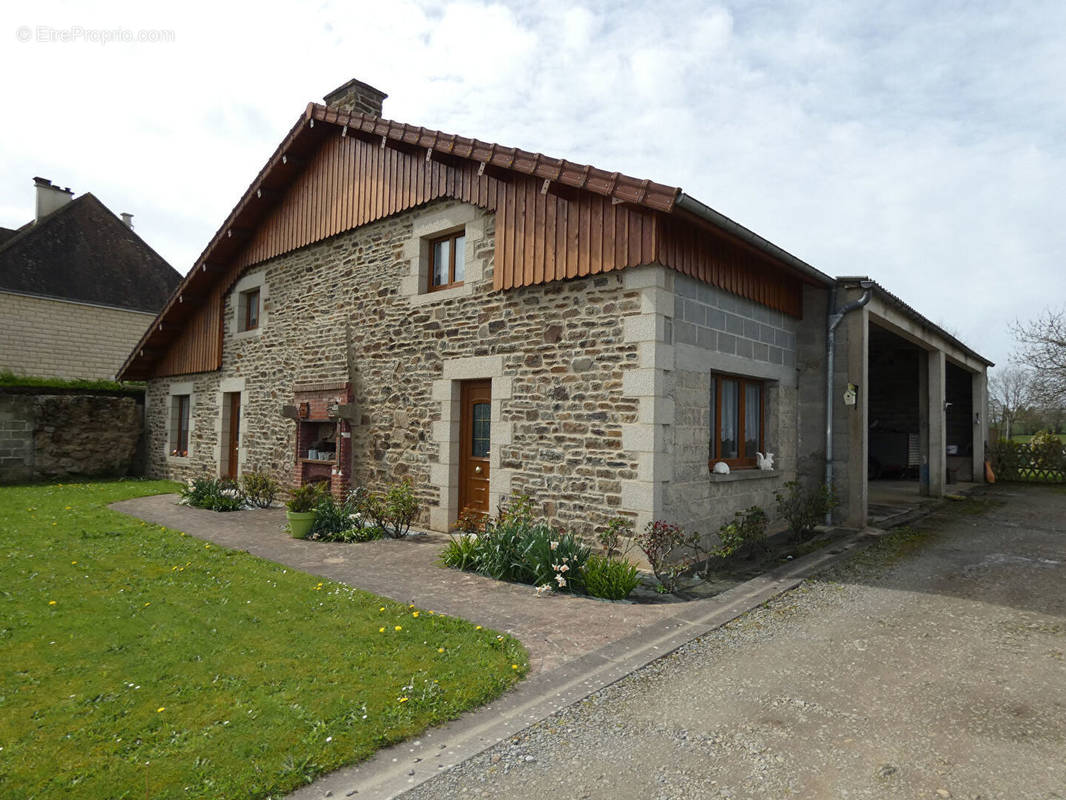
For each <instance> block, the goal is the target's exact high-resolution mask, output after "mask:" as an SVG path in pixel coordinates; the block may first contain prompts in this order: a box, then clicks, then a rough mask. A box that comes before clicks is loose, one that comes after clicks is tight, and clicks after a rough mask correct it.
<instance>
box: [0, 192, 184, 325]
mask: <svg viewBox="0 0 1066 800" xmlns="http://www.w3.org/2000/svg"><path fill="white" fill-rule="evenodd" d="M180 282H181V275H180V274H179V273H178V271H177V270H176V269H174V268H173V267H172V266H170V264H168V263H167V262H166V261H164V260H163V258H162V256H160V255H159V254H158V253H156V252H155V250H153V249H152V248H151V247H149V246H148V245H147V244H146V243H145V242H144V240H143V239H141V237H140V236H138V235H137V234H136V233H134V232H133V230H132V229H131V228H130V227H129V226H127V225H126V224H125V223H124V222H122V220H120V219H119V218H118V217H116V216H115V215H114V214H113V213H111V211H109V210H108V209H107V207H106V206H104V204H103V203H101V202H100V201H99V200H98V199H96V197H94V196H93V195H92V194H90V193H86V194H83V195H81V196H80V197H78V198H76V199H74V200H71V201H70V202H69V203H67V204H66V205H65V206H63V207H62V208H60V209H58V210H57V211H54V212H52V213H51V214H49V215H48V216H46V217H43V218H42V219H40V220H38V221H37V222H36V223H28V224H26V225H23V226H22V227H21V228H19V229H18V230H15V231H11V230H10V229H7V228H3V229H0V291H2V290H7V291H12V292H21V293H24V294H34V295H41V296H44V297H56V298H61V299H64V300H76V301H79V302H84V303H95V304H98V305H106V306H116V307H118V308H129V309H135V310H137V311H151V312H156V311H159V309H161V308H162V307H163V306H164V305H165V304H166V301H167V298H168V297H170V294H171V292H172V291H173V290H174V288H175V287H176V286H177V285H178V283H180Z"/></svg>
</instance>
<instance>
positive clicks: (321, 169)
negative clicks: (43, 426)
mask: <svg viewBox="0 0 1066 800" xmlns="http://www.w3.org/2000/svg"><path fill="white" fill-rule="evenodd" d="M384 97H385V95H384V94H383V93H381V92H379V91H378V90H376V89H374V88H373V87H370V86H367V85H366V84H363V83H360V82H358V81H351V82H349V83H347V84H345V85H344V86H341V87H340V88H339V89H337V90H335V91H334V92H332V93H330V95H328V96H327V97H326V103H325V105H318V104H310V105H308V107H307V109H306V110H305V112H304V113H303V114H302V115H301V116H300V118H299V119H298V120H297V122H296V124H295V125H294V126H293V128H292V130H291V131H290V132H289V134H288V135H287V136H286V137H285V139H284V140H283V141H282V143H281V144H280V145H279V147H278V149H277V151H276V152H275V153H274V155H273V156H272V157H271V159H270V160H269V161H268V162H267V164H266V165H265V166H264V167H263V169H262V171H261V172H260V173H259V175H258V176H257V177H256V179H255V180H254V181H253V183H252V185H251V186H250V187H249V188H248V190H247V192H246V193H245V195H244V197H243V198H242V199H241V201H240V202H239V203H238V205H237V206H236V208H235V209H234V210H233V212H232V213H231V214H230V216H229V217H228V218H227V219H226V220H225V222H224V223H223V224H222V227H221V228H220V229H219V231H218V233H217V234H216V235H215V236H214V238H213V239H212V240H211V242H210V243H209V244H208V246H207V248H206V249H205V250H204V253H203V255H202V256H201V257H200V259H199V260H198V261H197V262H196V264H194V265H193V267H192V269H191V271H190V272H189V274H188V275H187V276H186V278H185V280H184V281H183V282H182V284H181V286H180V287H178V289H177V290H176V291H175V293H174V294H173V295H172V297H171V298H170V300H169V302H168V303H167V306H166V307H165V308H164V310H163V311H162V312H161V313H160V315H159V317H158V318H157V319H156V321H155V323H153V325H152V326H151V328H150V329H149V330H148V332H147V333H146V334H145V336H144V337H143V338H142V339H141V342H140V343H139V344H138V346H137V347H136V348H135V350H134V351H133V352H132V353H131V355H130V356H129V358H128V359H127V361H126V364H125V366H124V367H123V369H122V372H121V377H123V378H126V379H143V380H147V381H148V387H149V388H148V400H147V406H148V410H147V420H148V441H149V472H150V474H152V475H153V476H158V477H172V478H178V479H187V478H190V477H192V476H194V475H197V474H203V473H211V474H222V475H231V476H236V475H239V474H241V473H243V472H245V471H249V470H253V469H255V470H265V471H268V472H270V473H272V474H273V475H275V476H276V477H277V478H279V479H281V480H283V481H284V482H286V483H295V484H301V483H304V482H306V481H312V480H324V481H329V483H330V485H331V487H332V488H333V490H334V492H335V493H337V494H341V493H343V492H344V491H346V490H347V489H349V488H350V487H353V486H366V487H369V488H371V489H380V488H383V487H384V486H385V485H386V484H388V483H390V482H393V481H396V480H399V479H404V478H408V479H410V480H411V481H412V483H413V485H414V487H415V488H416V491H417V493H418V496H419V497H420V499H421V500H422V502H423V504H424V507H425V509H426V511H425V514H424V516H423V518H422V519H421V520H420V522H421V524H423V525H428V526H429V527H431V528H433V529H436V530H447V529H448V528H449V526H450V525H451V524H452V523H453V522H454V521H455V519H456V517H457V516H458V514H459V512H460V511H461V509H463V508H468V507H469V508H474V509H478V510H483V511H490V510H492V509H494V508H495V507H496V506H497V504H498V503H500V501H501V500H503V499H504V498H506V497H507V496H508V495H509V494H511V493H512V492H523V493H526V494H528V495H530V496H531V497H532V498H533V500H534V501H535V503H536V504H537V505H538V507H539V508H540V509H541V511H542V513H543V514H544V516H545V517H547V518H548V519H550V520H551V521H553V522H555V523H557V524H559V525H562V526H567V527H570V528H572V529H574V530H576V531H578V532H580V533H584V534H588V533H591V532H592V531H594V530H596V529H598V528H600V527H602V526H603V525H605V524H606V522H607V521H608V520H610V519H611V518H612V517H615V516H618V515H623V516H627V517H629V518H631V519H632V520H633V521H634V522H635V523H636V524H637V525H638V526H639V525H643V524H644V523H646V522H647V521H649V520H652V519H668V520H670V521H674V522H679V523H682V524H684V525H686V526H687V527H689V528H690V529H695V530H700V531H703V532H711V531H715V530H717V527H718V525H719V524H720V523H721V522H722V521H724V520H725V519H727V518H730V517H731V516H732V514H733V512H734V511H735V510H738V509H743V508H746V507H748V506H751V505H753V504H758V505H761V506H762V507H764V508H765V509H766V510H767V511H769V512H771V514H772V512H773V492H774V491H775V490H776V489H779V488H780V487H781V486H782V485H783V483H784V482H785V481H788V480H790V479H793V478H796V477H799V478H800V479H801V480H804V481H806V482H808V483H815V484H816V483H818V482H820V481H821V480H822V478H823V475H824V473H825V471H826V460H827V459H826V456H827V444H828V445H830V446H832V445H833V443H835V446H834V447H833V450H832V453H831V456H830V459H829V464H830V469H831V470H833V472H834V474H833V477H832V479H833V482H834V484H835V485H837V486H838V488H839V489H840V491H841V493H842V499H843V500H844V503H843V505H842V506H841V508H840V509H839V510H838V513H839V515H840V517H841V519H846V520H848V521H850V522H852V523H854V524H859V523H861V522H863V521H865V518H866V514H867V504H868V500H867V482H866V480H865V475H866V471H867V470H866V463H867V457H868V452H867V447H868V445H867V440H868V436H867V428H868V422H867V418H866V415H867V414H868V411H869V406H870V404H871V399H870V391H868V390H867V387H868V386H870V385H871V383H870V382H871V381H873V380H874V375H875V374H877V375H880V372H879V369H878V368H877V366H876V364H877V363H878V362H877V359H878V358H879V357H880V355H879V354H880V353H881V350H883V351H884V354H885V358H886V359H887V360H890V361H892V363H893V364H900V365H903V366H901V367H899V368H898V369H897V370H896V372H891V371H886V372H885V374H886V375H887V376H888V379H887V383H886V385H885V386H882V387H881V389H880V390H879V391H880V392H881V394H880V395H879V398H878V400H877V401H875V404H876V402H879V401H881V400H884V401H885V402H887V403H888V404H889V405H893V404H894V402H895V401H894V400H893V399H892V398H894V397H898V398H901V402H904V401H905V403H904V404H905V405H906V408H907V412H906V415H905V416H906V421H905V423H901V424H905V425H908V426H912V427H914V428H915V430H916V431H917V432H918V433H919V439H920V443H921V444H923V445H924V446H925V447H926V452H927V453H932V454H933V457H932V458H931V459H928V458H927V462H928V463H927V464H926V465H925V467H926V469H924V470H923V477H924V483H923V486H924V488H925V490H926V491H929V492H933V493H936V492H941V491H943V483H944V481H945V480H946V478H947V476H948V469H947V464H946V457H947V450H946V449H945V447H944V436H945V435H946V434H945V424H946V422H945V418H944V414H943V413H942V408H943V406H944V402H945V401H944V399H943V398H944V393H945V391H947V388H946V386H947V378H946V376H947V374H948V368H947V367H948V365H950V366H951V367H953V368H955V369H957V370H958V371H959V373H960V375H962V376H964V378H965V381H964V382H965V384H966V391H967V393H968V394H967V396H968V398H969V400H968V407H969V408H970V410H971V417H972V418H968V419H967V420H966V424H967V430H966V431H965V432H964V433H966V434H968V435H969V437H970V439H969V441H970V444H969V451H971V452H972V453H973V455H972V457H971V458H972V460H973V461H974V462H976V461H977V459H978V455H977V451H978V449H980V450H981V454H980V458H981V459H982V460H983V448H980V447H979V446H978V447H975V446H974V442H977V443H978V445H983V441H984V440H983V438H982V437H983V434H982V425H983V424H984V416H983V415H982V414H981V411H980V409H983V407H984V406H983V403H984V399H983V376H984V369H985V366H986V365H987V362H986V361H984V360H983V359H981V358H980V356H978V355H977V354H976V353H973V352H972V351H970V350H969V349H967V348H966V347H965V345H963V344H962V343H961V342H958V341H957V340H955V339H954V338H952V337H950V336H949V335H948V334H946V333H945V332H944V331H942V330H940V329H939V328H937V327H936V326H935V325H932V323H929V322H928V320H925V319H924V318H922V317H921V316H920V315H918V314H917V312H914V311H913V310H912V309H910V308H909V307H907V306H905V305H904V304H903V303H902V302H901V301H898V299H897V298H894V296H892V295H889V294H888V293H887V292H885V291H884V290H883V289H881V288H880V287H879V286H877V285H876V284H873V283H872V282H870V281H867V280H865V279H862V280H858V279H856V280H850V279H849V280H844V281H842V282H838V281H837V280H835V279H833V278H830V277H829V276H828V275H825V274H823V273H822V272H820V271H819V270H817V269H815V268H813V267H811V266H810V265H808V264H806V263H804V262H803V261H801V260H799V259H797V258H795V257H794V256H792V255H790V254H788V253H786V252H785V251H784V250H782V249H780V248H778V247H777V246H775V245H773V244H771V243H770V242H768V241H766V240H764V239H762V238H761V237H759V236H757V235H756V234H754V233H752V232H751V231H748V230H747V229H745V228H743V227H741V226H740V225H737V224H736V223H735V222H733V221H731V220H729V219H728V218H726V217H724V216H722V215H720V214H718V213H717V212H715V211H714V210H712V209H710V208H709V207H707V206H705V205H703V204H702V203H699V202H698V201H696V200H694V199H693V198H691V197H689V196H688V195H686V194H684V193H683V192H682V191H681V190H680V189H677V188H675V187H669V186H664V185H661V184H656V183H653V182H651V181H647V180H639V179H635V178H631V177H628V176H625V175H620V174H618V173H609V172H605V171H603V170H599V169H596V168H594V167H590V166H585V165H579V164H574V163H571V162H567V161H564V160H560V159H556V158H549V157H547V156H543V155H540V154H536V153H528V152H525V151H521V150H516V149H514V148H508V147H503V146H500V145H495V144H489V143H484V142H480V141H477V140H473V139H467V138H464V137H460V136H454V135H450V134H445V133H441V132H438V131H430V130H426V129H424V128H421V127H417V126H411V125H407V124H402V123H398V122H391V121H388V120H385V119H382V118H381V103H382V100H383V99H384ZM852 299H858V300H860V301H861V303H859V302H856V303H855V304H854V305H855V306H856V310H855V311H853V312H851V313H849V314H847V315H846V316H845V317H843V321H842V322H841V323H840V324H839V325H838V326H835V327H834V328H833V336H834V338H835V340H836V342H837V346H836V351H835V352H837V353H839V355H838V356H837V359H836V364H837V367H836V368H835V369H834V370H833V371H832V375H833V383H832V386H831V387H830V386H827V380H826V376H827V337H828V334H827V331H828V330H829V325H828V324H827V321H828V320H829V319H830V318H831V317H830V314H829V311H830V309H831V308H832V309H833V310H836V309H837V308H838V305H840V304H844V303H846V302H847V301H849V300H852ZM875 330H876V331H881V330H883V331H884V332H885V337H891V338H886V339H885V342H886V343H884V344H883V346H882V347H881V350H877V351H876V352H875V349H874V348H873V346H872V345H871V341H872V339H873V337H872V335H871V331H875ZM897 345H899V348H900V349H901V350H902V351H905V353H904V355H903V356H899V357H898V358H897V354H896V351H895V349H894V348H896V347H897ZM909 348H913V349H914V351H915V352H912V351H911V349H909ZM918 352H920V353H924V354H925V355H924V356H923V357H924V358H925V360H924V361H921V360H920V359H919V358H918V355H917V353H918ZM945 359H946V360H945ZM908 365H910V366H908ZM910 367H913V369H910ZM922 376H924V377H922ZM960 380H963V378H959V377H958V376H956V381H955V383H958V381H960ZM960 385H961V384H960ZM849 388H850V391H849V393H848V395H847V397H848V400H849V402H847V403H845V402H837V403H836V404H835V405H834V407H833V408H832V409H831V410H830V411H829V415H830V416H831V417H832V418H833V423H832V428H831V429H832V430H833V431H834V435H833V436H832V437H827V435H826V434H827V397H835V396H837V395H841V394H842V393H844V392H845V391H847V390H849ZM912 400H913V401H914V402H913V403H912V402H911V401H912ZM912 405H913V406H914V409H913V410H914V414H913V415H912V414H911V411H912V408H911V406H912ZM930 409H932V411H931V412H930ZM912 417H913V419H912ZM974 420H979V421H978V422H974ZM971 422H974V424H971ZM908 430H909V429H908ZM923 432H924V433H923ZM908 442H909V439H908ZM767 452H772V453H774V454H775V463H774V468H773V469H772V470H761V469H758V468H757V466H756V462H757V456H756V453H767ZM908 457H909V453H908ZM718 462H726V463H727V464H728V465H729V466H730V472H729V474H716V473H715V472H714V471H713V470H712V468H713V466H714V465H715V464H716V463H718ZM856 464H861V465H862V468H861V469H855V465H856ZM857 475H858V476H861V477H862V479H861V480H857V479H856V476H857Z"/></svg>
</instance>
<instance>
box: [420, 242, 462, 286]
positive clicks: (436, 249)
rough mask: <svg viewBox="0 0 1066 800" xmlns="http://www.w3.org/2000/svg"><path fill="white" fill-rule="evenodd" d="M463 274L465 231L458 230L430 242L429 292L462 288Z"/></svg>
mask: <svg viewBox="0 0 1066 800" xmlns="http://www.w3.org/2000/svg"><path fill="white" fill-rule="evenodd" d="M465 273H466V231H465V230H459V231H456V232H455V233H450V234H448V235H447V236H441V237H439V238H436V239H432V240H431V241H430V243H429V291H431V292H432V291H436V290H438V289H451V288H452V287H455V286H462V285H463V277H464V275H465Z"/></svg>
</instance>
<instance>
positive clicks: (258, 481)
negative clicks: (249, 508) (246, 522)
mask: <svg viewBox="0 0 1066 800" xmlns="http://www.w3.org/2000/svg"><path fill="white" fill-rule="evenodd" d="M279 488H280V487H279V486H278V482H277V481H276V480H274V479H273V478H272V477H270V476H269V475H267V474H266V473H265V472H246V473H244V474H243V475H242V476H241V491H242V492H243V493H244V496H245V498H246V499H247V500H248V502H249V503H251V504H252V505H253V506H255V507H256V508H270V506H271V504H272V503H273V502H274V499H275V498H276V497H277V496H278V490H279Z"/></svg>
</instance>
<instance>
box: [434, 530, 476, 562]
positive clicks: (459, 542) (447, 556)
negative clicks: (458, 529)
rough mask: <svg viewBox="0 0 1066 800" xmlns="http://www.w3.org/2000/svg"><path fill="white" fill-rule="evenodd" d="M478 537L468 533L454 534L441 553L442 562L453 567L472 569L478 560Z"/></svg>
mask: <svg viewBox="0 0 1066 800" xmlns="http://www.w3.org/2000/svg"><path fill="white" fill-rule="evenodd" d="M477 553H478V539H477V537H476V536H474V535H472V534H468V533H460V534H459V535H458V536H453V537H452V540H451V541H450V542H448V544H446V545H445V546H444V550H443V551H442V552H441V554H440V563H441V564H443V565H444V566H446V567H452V568H453V569H461V570H467V571H469V570H472V569H473V568H474V565H475V563H476V562H477Z"/></svg>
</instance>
